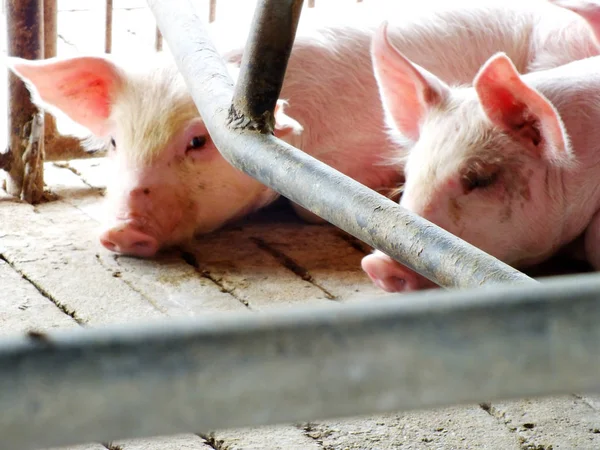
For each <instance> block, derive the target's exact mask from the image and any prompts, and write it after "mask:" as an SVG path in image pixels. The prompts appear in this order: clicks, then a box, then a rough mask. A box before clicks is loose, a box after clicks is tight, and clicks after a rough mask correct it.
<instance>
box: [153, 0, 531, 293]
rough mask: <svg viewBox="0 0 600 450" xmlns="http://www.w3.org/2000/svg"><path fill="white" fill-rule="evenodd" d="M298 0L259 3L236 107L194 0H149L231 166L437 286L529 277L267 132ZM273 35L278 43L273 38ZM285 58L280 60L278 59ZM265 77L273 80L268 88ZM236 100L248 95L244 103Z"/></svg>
mask: <svg viewBox="0 0 600 450" xmlns="http://www.w3.org/2000/svg"><path fill="white" fill-rule="evenodd" d="M299 3H301V2H299V1H298V0H281V1H271V0H263V1H262V2H259V4H258V6H257V10H256V14H255V17H254V24H253V28H252V30H251V32H250V39H249V41H248V43H247V46H246V51H245V52H244V60H243V64H242V67H241V71H240V75H239V77H240V80H241V81H240V83H239V84H238V88H239V89H240V91H239V92H237V93H236V95H235V99H236V100H237V102H236V103H235V104H234V105H233V106H232V99H233V98H234V95H233V94H234V90H233V81H232V80H231V77H230V76H229V75H228V72H227V70H226V67H225V63H224V62H223V60H222V58H221V56H220V55H219V54H218V52H217V51H216V49H215V47H214V45H213V44H212V42H211V41H210V37H209V35H208V33H207V31H206V27H205V24H204V23H203V21H202V19H201V18H200V17H199V16H198V15H197V14H196V13H195V12H194V6H193V1H191V0H148V4H149V5H150V8H151V10H152V12H153V13H154V16H155V18H156V21H157V24H158V26H159V28H160V30H161V32H162V34H163V36H164V38H165V40H166V41H167V42H168V44H169V47H170V49H171V51H172V53H173V56H174V58H175V61H176V63H177V65H178V67H179V69H180V71H181V72H182V74H183V77H184V78H185V81H186V83H187V85H188V88H189V90H190V93H191V94H192V96H193V99H194V102H195V104H196V106H197V107H198V110H199V111H200V114H201V116H202V118H203V119H204V121H205V123H206V127H207V129H208V131H209V133H210V134H211V137H212V139H213V141H214V142H215V145H216V146H217V148H218V149H219V151H220V152H221V154H222V155H223V156H224V157H225V158H226V159H227V160H228V161H229V162H230V163H231V164H233V165H234V166H235V167H237V168H239V169H240V170H242V171H244V172H246V173H247V174H249V175H250V176H252V177H254V178H256V179H257V180H259V181H260V182H262V183H264V184H266V185H267V186H269V187H271V188H273V189H274V190H276V191H277V192H279V193H280V194H282V195H284V196H285V197H287V198H289V199H290V200H292V201H294V202H296V203H298V204H299V205H301V206H302V207H304V208H306V209H308V210H309V211H312V212H313V213H315V214H317V215H319V216H320V217H322V218H324V219H326V220H327V221H329V222H331V223H332V224H334V225H336V226H338V227H339V228H341V229H343V230H345V231H347V232H349V233H350V234H352V235H354V236H356V237H357V238H359V239H361V240H362V241H364V242H366V243H368V244H369V245H372V246H373V247H375V248H378V249H380V250H382V251H383V252H385V253H386V254H388V255H390V256H391V257H392V258H394V259H396V260H398V261H401V262H403V263H405V264H406V265H407V266H408V267H410V268H411V269H413V270H415V271H416V272H418V273H420V274H421V275H423V276H425V277H427V278H429V279H430V280H433V281H434V282H436V283H437V284H439V285H441V286H444V287H472V286H481V285H485V284H491V283H501V282H524V283H527V282H533V280H532V279H531V278H529V277H527V276H525V275H524V274H522V273H521V272H519V271H517V270H515V269H513V268H512V267H510V266H508V265H506V264H504V263H502V262H500V261H498V260H497V259H495V258H492V257H491V256H489V255H488V254H487V253H484V252H483V251H481V250H479V249H477V248H475V247H474V246H472V245H469V244H467V243H466V242H464V241H463V240H461V239H459V238H457V237H455V236H453V235H452V234H450V233H448V232H446V231H445V230H443V229H441V228H440V227H437V226H436V225H433V224H432V223H431V222H428V221H427V220H425V219H423V218H421V217H419V216H418V215H416V214H413V213H411V212H410V211H407V210H406V209H404V208H402V207H400V206H399V205H398V204H397V203H395V202H393V201H391V200H390V199H387V198H385V197H384V196H382V195H380V194H378V193H376V192H375V191H373V190H371V189H369V188H367V187H365V186H364V185H362V184H360V183H358V182H357V181H355V180H352V179H351V178H349V177H346V176H345V175H343V174H342V173H340V172H339V171H337V170H335V169H333V168H331V167H329V166H328V165H326V164H324V163H322V162H320V161H318V160H316V159H315V158H313V157H311V156H309V155H307V154H306V153H304V152H302V151H300V150H298V149H296V148H294V147H292V146H290V145H288V144H286V143H285V142H283V141H281V140H279V139H277V138H275V137H274V136H273V135H271V134H269V133H264V132H265V131H267V132H268V131H269V127H268V123H269V121H268V120H269V119H268V118H269V117H270V116H272V113H273V112H272V111H271V110H269V108H271V107H272V105H274V98H275V97H276V96H278V95H279V88H280V87H281V79H282V78H283V75H284V72H285V68H286V64H287V57H288V56H289V51H290V48H291V45H292V43H293V40H294V36H295V27H296V25H297V20H294V19H293V18H294V16H295V14H296V13H297V10H298V4H299ZM265 5H269V6H270V7H269V8H267V7H266V6H265ZM264 16H268V17H264ZM273 30H277V33H274V32H273ZM266 38H268V39H266ZM275 39H279V40H280V41H279V42H273V40H275ZM263 50H264V51H263ZM250 55H253V57H254V59H255V60H251V58H250ZM283 59H285V63H286V64H282V60H283ZM256 60H258V61H256ZM256 66H260V67H263V68H269V67H270V68H274V74H270V75H269V76H268V77H266V75H265V77H266V78H265V79H262V80H260V79H257V78H258V77H260V72H259V71H257V70H255V67H256ZM277 77H279V78H277ZM267 81H268V82H269V83H271V85H270V86H264V84H265V83H266V82H267ZM257 86H261V91H260V92H261V94H262V95H257V92H258V90H257ZM268 95H271V96H272V98H270V99H269V98H267V97H268ZM239 99H245V101H246V104H245V105H244V103H243V102H240V101H239ZM261 107H262V109H260V108H261ZM265 117H267V120H265ZM257 124H259V125H258V126H257ZM264 124H267V125H266V126H263V125H264ZM257 130H258V131H257ZM261 131H262V132H263V133H261Z"/></svg>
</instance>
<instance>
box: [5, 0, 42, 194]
mask: <svg viewBox="0 0 600 450" xmlns="http://www.w3.org/2000/svg"><path fill="white" fill-rule="evenodd" d="M7 6H8V8H7V17H6V19H7V31H8V55H9V56H19V57H21V58H27V59H41V58H42V57H43V56H44V53H43V52H44V35H43V1H42V0H8V2H7ZM8 89H9V95H8V145H9V147H8V149H7V153H8V154H4V155H2V157H0V160H2V161H3V163H4V164H3V165H2V168H4V169H5V170H6V171H7V172H8V179H7V184H6V190H7V191H8V193H9V194H10V195H13V196H16V197H18V198H20V199H21V200H24V201H26V202H29V203H38V202H39V201H40V200H41V199H42V195H43V190H44V172H43V169H44V166H43V155H44V139H43V136H44V134H43V133H44V115H43V113H41V112H40V111H39V110H38V108H37V107H36V106H35V105H34V104H33V103H32V102H31V99H30V95H29V91H28V90H27V88H26V87H25V85H24V84H23V82H22V81H21V80H20V79H19V78H18V77H16V76H15V75H13V74H12V73H10V72H9V78H8Z"/></svg>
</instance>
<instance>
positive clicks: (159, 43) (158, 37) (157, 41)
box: [154, 27, 163, 52]
mask: <svg viewBox="0 0 600 450" xmlns="http://www.w3.org/2000/svg"><path fill="white" fill-rule="evenodd" d="M162 48H163V38H162V34H160V30H159V29H158V27H156V32H155V35H154V49H155V50H156V51H157V52H160V51H161V50H162Z"/></svg>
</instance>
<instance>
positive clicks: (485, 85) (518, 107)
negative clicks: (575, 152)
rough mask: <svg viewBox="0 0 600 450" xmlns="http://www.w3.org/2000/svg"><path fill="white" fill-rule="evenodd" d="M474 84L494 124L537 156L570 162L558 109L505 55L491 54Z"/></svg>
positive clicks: (565, 136) (484, 109)
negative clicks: (523, 77)
mask: <svg viewBox="0 0 600 450" xmlns="http://www.w3.org/2000/svg"><path fill="white" fill-rule="evenodd" d="M473 85H474V87H475V90H476V92H477V95H478V96H479V101H480V102H481V106H482V107H483V111H484V112H485V114H486V116H487V117H488V118H489V119H490V121H491V122H492V123H493V124H494V125H496V126H498V127H499V128H501V129H502V130H504V131H505V132H507V133H508V134H510V135H512V136H513V137H514V138H515V139H518V140H520V141H521V142H523V143H524V144H525V146H526V147H527V148H529V149H530V150H531V151H532V152H534V153H535V154H536V155H538V156H539V157H542V158H547V159H550V160H554V161H556V162H568V161H569V158H570V148H569V145H568V139H567V135H566V132H565V129H564V125H563V123H562V120H561V119H560V117H559V115H558V112H557V111H556V109H555V108H554V106H552V104H551V103H550V102H549V101H548V100H547V99H546V98H545V97H544V96H543V95H542V94H540V93H539V92H538V91H536V90H535V89H533V88H531V87H529V86H527V85H526V84H525V83H524V82H523V80H522V79H521V77H520V76H519V72H518V71H517V69H516V67H515V66H514V64H513V63H512V62H511V60H510V59H509V58H508V56H506V55H505V54H504V53H498V54H496V55H494V56H492V57H491V58H490V59H489V60H488V61H487V62H486V63H485V64H484V65H483V67H482V68H481V69H480V71H479V73H478V74H477V76H476V77H475V81H474V82H473Z"/></svg>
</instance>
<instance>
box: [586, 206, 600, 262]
mask: <svg viewBox="0 0 600 450" xmlns="http://www.w3.org/2000/svg"><path fill="white" fill-rule="evenodd" d="M584 248H585V256H586V258H587V260H588V262H589V263H590V264H591V265H592V267H593V268H594V270H600V211H597V212H596V214H595V215H594V217H592V220H591V222H590V223H589V225H588V227H587V229H586V230H585V236H584Z"/></svg>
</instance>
